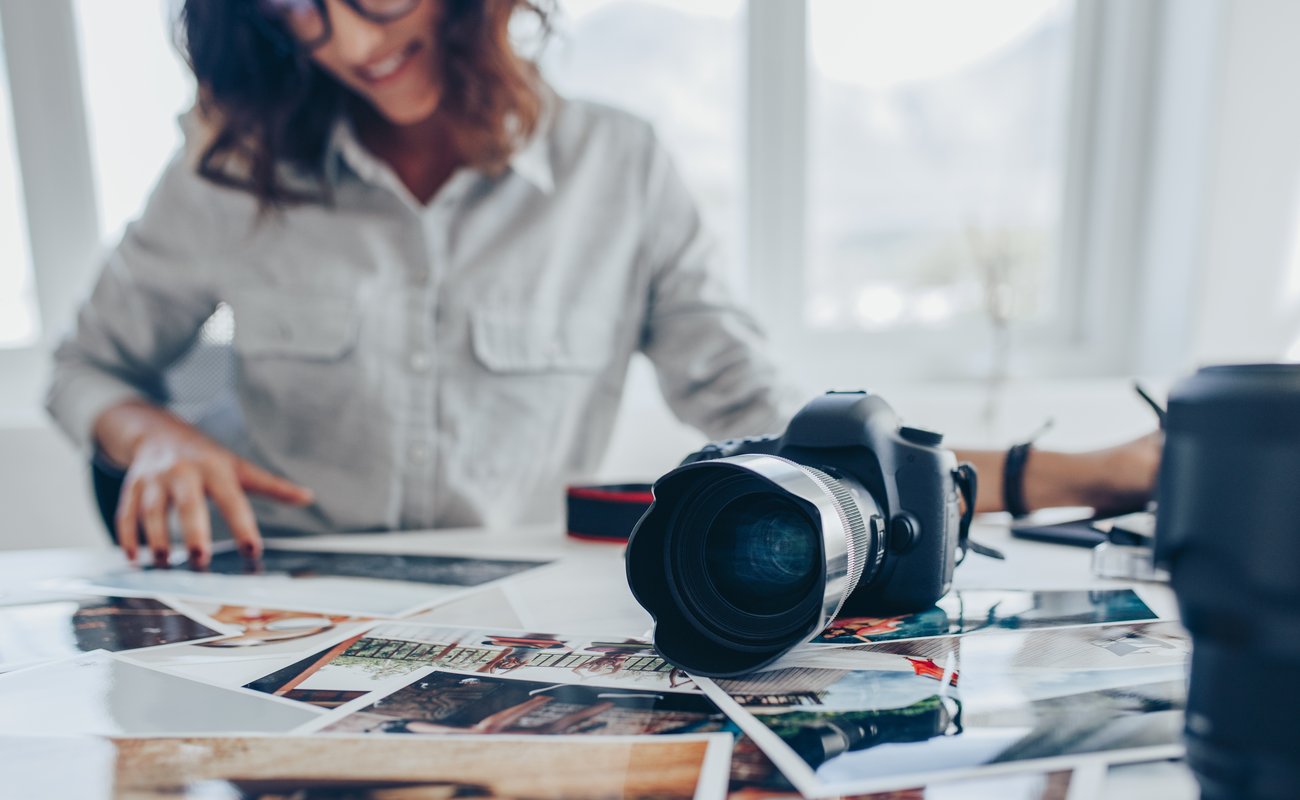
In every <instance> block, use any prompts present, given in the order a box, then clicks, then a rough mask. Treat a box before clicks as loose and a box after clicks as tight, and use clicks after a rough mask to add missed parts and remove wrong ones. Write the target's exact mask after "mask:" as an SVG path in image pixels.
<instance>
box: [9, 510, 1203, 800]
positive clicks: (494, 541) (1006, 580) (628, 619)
mask: <svg viewBox="0 0 1300 800" xmlns="http://www.w3.org/2000/svg"><path fill="white" fill-rule="evenodd" d="M972 536H973V538H975V539H977V540H978V541H980V542H981V543H983V544H987V545H990V546H993V547H996V548H998V549H999V550H1001V551H1002V552H1003V553H1005V554H1006V556H1007V558H1006V560H1005V561H996V560H993V559H989V558H984V557H981V556H978V555H974V554H972V555H971V556H970V557H969V558H968V559H967V561H966V563H965V564H963V565H962V566H961V567H959V568H958V569H957V572H956V576H955V581H954V583H955V586H956V587H957V588H966V589H977V588H988V589H1085V588H1122V587H1126V586H1132V585H1133V584H1132V583H1128V582H1123V581H1115V580H1104V579H1098V578H1095V577H1093V576H1092V573H1091V566H1090V565H1091V553H1090V551H1088V550H1086V549H1083V548H1076V547H1064V546H1060V545H1052V544H1042V543H1037V542H1028V541H1024V540H1020V539H1015V538H1012V537H1011V536H1010V535H1009V533H1008V530H1007V526H1006V523H1005V521H1004V518H1003V517H1001V516H996V515H995V516H990V517H988V518H984V519H980V520H977V522H976V525H975V529H974V532H973V534H972ZM276 544H279V545H283V546H287V547H297V548H301V547H310V548H312V549H329V550H357V551H363V552H372V553H373V552H402V553H415V554H420V553H431V554H432V553H437V554H453V555H454V554H467V555H489V554H491V555H496V556H499V557H522V558H528V557H539V558H547V559H555V563H553V564H551V565H549V566H546V567H543V568H541V569H537V570H532V571H529V572H526V573H522V574H520V575H517V576H515V577H513V578H512V579H511V580H509V581H507V582H505V583H502V584H499V585H498V587H497V588H494V589H489V590H486V591H484V592H480V593H478V594H475V595H471V596H469V597H466V598H464V599H461V600H458V601H455V602H452V603H450V604H447V605H443V606H440V607H437V608H434V609H433V610H431V611H427V612H424V613H422V614H420V615H418V618H419V619H421V620H427V621H430V622H440V623H446V624H450V625H473V626H482V627H506V628H528V629H531V630H540V631H551V632H562V633H569V634H605V635H621V636H644V635H646V634H647V633H648V632H649V630H650V625H651V621H650V618H649V616H648V615H647V614H646V613H645V611H643V610H642V609H641V607H640V606H639V605H637V603H636V601H635V600H634V599H633V598H632V596H631V594H630V593H629V591H628V588H627V582H626V578H625V575H624V568H623V548H622V547H621V546H620V545H617V544H605V543H592V542H583V541H578V540H574V539H571V538H568V537H566V536H564V535H563V532H562V530H561V529H560V528H559V527H558V526H557V527H533V528H520V529H515V530H512V531H489V530H446V531H419V532H403V533H392V534H365V535H355V534H354V535H348V536H330V537H312V538H309V539H289V540H276ZM124 565H125V561H124V560H123V558H122V556H121V555H120V554H119V553H117V552H116V551H113V550H106V549H61V550H18V551H11V552H5V553H0V603H4V602H5V598H6V596H10V597H17V596H19V595H21V594H23V593H25V592H26V591H28V590H32V589H36V588H38V587H39V586H40V585H41V584H42V583H44V582H47V581H50V580H51V579H59V578H73V577H83V576H91V575H95V574H97V573H100V572H103V571H105V570H108V569H112V568H121V567H122V566H124ZM1142 594H1143V598H1144V599H1146V600H1147V602H1148V604H1149V605H1150V606H1151V608H1152V610H1153V611H1155V612H1156V613H1157V614H1159V615H1160V616H1161V617H1163V618H1175V617H1176V616H1177V612H1176V607H1175V604H1174V600H1173V595H1172V593H1171V592H1170V591H1169V590H1168V588H1167V587H1165V586H1161V585H1155V584H1142ZM1096 796H1097V797H1103V796H1104V797H1108V798H1125V797H1133V798H1139V797H1141V798H1144V800H1149V799H1150V798H1170V800H1182V799H1183V798H1187V800H1192V799H1193V798H1196V797H1197V793H1196V787H1195V783H1194V781H1193V780H1192V778H1191V776H1190V774H1189V773H1188V772H1187V770H1186V769H1185V768H1184V767H1182V766H1181V765H1170V764H1158V765H1143V766H1139V767H1129V768H1124V769H1120V770H1113V771H1112V773H1111V776H1110V779H1109V782H1108V783H1106V784H1105V786H1104V787H1103V788H1101V789H1098V794H1096ZM1070 800H1075V797H1074V793H1073V792H1072V794H1071V798H1070Z"/></svg>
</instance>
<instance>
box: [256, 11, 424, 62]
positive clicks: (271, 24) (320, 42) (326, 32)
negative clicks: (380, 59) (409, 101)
mask: <svg viewBox="0 0 1300 800" xmlns="http://www.w3.org/2000/svg"><path fill="white" fill-rule="evenodd" d="M304 1H305V2H310V3H311V4H312V5H314V6H316V10H317V13H319V14H320V18H321V24H322V26H323V28H324V29H323V31H322V32H321V35H320V36H318V37H316V38H314V39H310V40H307V39H303V38H302V37H300V36H298V35H297V34H295V33H294V32H293V29H292V28H291V27H290V26H289V24H288V23H287V22H286V21H285V20H284V16H285V15H284V14H281V13H277V12H275V11H274V10H269V9H267V8H266V7H265V3H264V2H263V0H254V2H253V3H251V4H250V5H251V6H252V7H253V16H254V19H255V20H258V21H260V22H261V23H263V25H262V26H259V27H263V29H264V30H265V31H267V32H268V33H271V34H273V36H274V38H275V39H277V40H281V41H277V45H284V44H285V42H283V41H282V40H283V39H288V41H289V42H290V43H292V44H293V45H295V46H297V47H301V48H304V49H306V50H316V49H318V48H320V47H323V46H324V45H325V44H326V43H328V42H329V40H330V39H331V38H332V37H333V36H334V23H333V22H332V21H331V20H330V15H329V10H328V9H327V8H326V7H325V0H304ZM340 2H342V3H344V4H346V5H347V7H348V8H350V9H352V11H353V12H354V13H356V14H357V16H359V17H361V18H362V19H366V20H369V21H371V22H377V23H380V24H387V23H389V22H396V21H397V20H399V19H401V18H402V17H404V16H406V15H407V14H410V13H411V12H412V11H414V10H415V9H416V8H417V7H418V6H419V5H420V2H421V0H407V3H406V6H404V7H403V8H402V10H401V11H397V12H391V13H388V14H376V13H375V12H373V11H369V10H367V9H366V8H365V7H364V5H363V3H364V2H365V0H340Z"/></svg>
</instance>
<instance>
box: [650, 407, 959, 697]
mask: <svg viewBox="0 0 1300 800" xmlns="http://www.w3.org/2000/svg"><path fill="white" fill-rule="evenodd" d="M942 442H943V437H942V436H941V435H940V434H938V433H934V432H933V431H927V430H923V429H920V428H911V427H905V426H900V425H899V423H898V418H897V417H896V416H895V414H894V411H893V409H891V408H890V407H889V405H888V404H887V403H885V401H884V400H882V399H880V398H879V397H877V396H875V395H872V394H868V393H866V392H829V393H827V394H825V395H822V396H821V397H818V398H816V399H814V400H813V401H812V402H811V403H809V404H808V405H807V406H805V407H804V408H803V410H801V411H800V412H799V413H798V414H797V415H795V417H794V419H793V420H791V421H790V425H789V427H788V428H787V429H786V432H785V433H784V434H783V435H782V436H779V437H777V436H765V437H760V438H754V439H741V440H729V441H725V442H720V443H717V444H710V445H708V446H706V447H705V448H704V449H702V450H700V451H699V452H697V453H694V454H692V455H691V456H689V457H687V459H686V460H685V461H684V462H683V463H682V466H680V467H678V468H677V469H675V470H673V471H672V472H670V473H668V474H667V475H665V476H663V477H662V478H660V479H659V481H658V482H657V483H656V484H655V486H654V497H655V500H654V503H653V504H652V505H651V506H650V508H649V510H647V511H646V513H645V515H644V516H643V517H642V518H641V521H640V522H638V523H637V526H636V528H635V530H634V531H633V532H632V538H631V539H630V540H629V541H628V548H627V577H628V584H629V586H630V587H631V589H632V594H633V595H635V596H636V599H637V601H638V602H640V603H641V605H642V606H644V607H645V608H646V610H648V611H649V612H650V614H651V615H652V616H653V617H654V618H655V622H656V626H655V646H656V647H657V649H658V650H659V652H660V654H661V655H663V657H664V658H665V659H667V660H668V661H669V662H671V663H673V664H675V665H676V666H678V667H681V668H683V669H685V670H687V671H689V672H692V673H695V674H697V675H705V676H711V677H728V676H733V675H741V674H744V673H747V672H752V671H754V670H756V669H759V668H761V667H763V666H766V665H767V664H770V663H771V662H773V661H775V660H776V659H777V658H779V657H780V656H781V655H783V654H784V653H785V652H786V651H788V650H790V648H792V647H794V646H795V645H797V644H800V643H802V642H805V641H807V640H808V639H810V638H812V637H813V636H814V635H816V634H817V633H818V632H819V631H821V630H822V629H823V628H825V627H826V626H827V625H828V624H830V623H831V621H833V620H834V619H835V618H836V617H837V616H839V615H840V614H853V615H870V616H882V615H893V614H903V613H908V612H912V611H920V610H922V609H925V608H927V607H929V606H931V605H933V604H934V602H935V601H936V600H938V599H939V598H940V597H942V596H943V594H944V593H945V592H947V591H948V587H949V586H950V585H951V582H952V571H953V567H954V566H955V565H956V563H957V562H958V560H959V559H958V551H959V550H960V551H961V554H962V555H963V556H964V554H965V549H966V545H967V534H968V532H969V528H970V518H971V515H972V514H973V511H974V508H975V489H976V486H975V471H974V469H972V468H971V467H970V466H969V465H965V464H963V465H958V464H957V459H956V457H955V456H954V455H953V454H952V452H951V451H949V450H945V449H942V448H941V447H940V445H941V444H942ZM959 494H960V495H964V501H965V508H966V511H965V513H964V514H963V513H962V510H961V499H960V498H959Z"/></svg>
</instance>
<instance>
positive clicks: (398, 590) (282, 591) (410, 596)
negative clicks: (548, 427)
mask: <svg viewBox="0 0 1300 800" xmlns="http://www.w3.org/2000/svg"><path fill="white" fill-rule="evenodd" d="M83 583H84V584H85V585H86V586H87V588H88V589H89V590H91V591H98V592H101V593H102V592H108V593H113V592H121V593H125V594H134V595H146V596H164V597H176V598H178V599H182V600H192V601H197V602H212V603H220V604H228V605H242V606H256V607H259V608H283V609H291V610H295V611H311V612H315V613H317V614H330V615H341V616H359V617H400V616H404V615H406V614H410V613H413V612H415V611H420V610H424V609H427V608H432V607H433V606H436V605H439V604H441V603H446V602H450V601H452V600H455V599H457V598H460V597H462V596H464V595H465V594H466V593H468V592H472V591H474V589H472V588H466V587H461V586H433V585H430V584H422V583H409V582H404V581H386V580H371V579H365V578H336V577H314V578H313V577H302V578H294V577H291V576H289V575H284V574H266V575H225V574H220V573H214V572H191V571H190V570H187V569H178V568H173V569H148V570H145V569H135V570H122V571H119V572H110V573H106V574H104V575H98V576H95V577H94V578H90V579H86V580H85V581H84V582H83Z"/></svg>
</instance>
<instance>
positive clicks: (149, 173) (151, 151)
mask: <svg viewBox="0 0 1300 800" xmlns="http://www.w3.org/2000/svg"><path fill="white" fill-rule="evenodd" d="M173 5H174V4H173V3H170V2H167V0H112V2H105V1H104V0H76V2H75V9H76V15H77V25H78V29H79V30H78V32H79V34H80V39H81V71H82V75H81V80H82V86H83V89H84V91H85V93H86V113H87V117H88V121H89V125H90V146H91V154H92V157H93V160H94V164H95V185H96V192H97V194H98V198H97V199H98V202H99V221H100V231H101V234H102V235H103V238H104V239H105V241H109V242H112V241H116V240H117V238H118V237H119V236H121V233H122V228H123V226H125V225H126V223H128V222H130V221H131V220H132V219H134V218H135V217H136V216H138V215H139V213H140V211H141V210H142V209H143V208H144V201H145V198H146V197H148V195H149V190H150V189H151V188H152V187H153V184H154V181H156V180H157V178H158V174H159V173H160V172H161V171H162V168H163V166H164V165H165V164H166V163H167V161H168V160H169V159H170V157H171V155H172V153H173V152H174V151H175V149H176V148H177V147H178V146H179V145H180V143H181V133H180V129H179V128H178V127H177V124H176V117H177V115H179V114H181V113H182V112H184V111H185V110H186V109H188V108H189V107H190V105H191V104H192V103H193V101H194V79H193V77H192V76H191V75H190V72H189V69H188V68H187V67H186V66H185V62H184V61H182V60H181V57H180V56H179V54H177V53H176V50H175V48H174V47H173V46H172V39H171V32H172V23H171V17H170V13H171V12H170V8H171V7H172V6H173Z"/></svg>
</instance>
